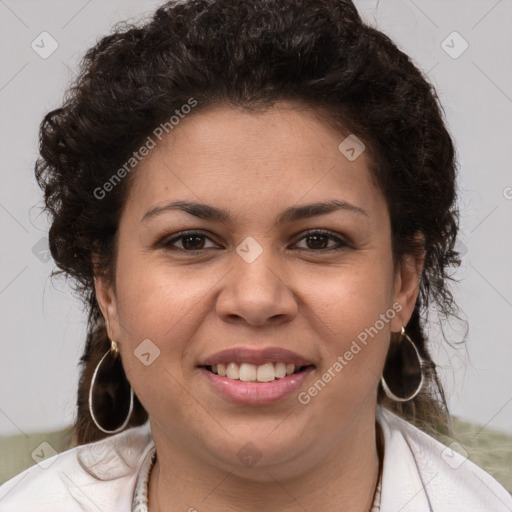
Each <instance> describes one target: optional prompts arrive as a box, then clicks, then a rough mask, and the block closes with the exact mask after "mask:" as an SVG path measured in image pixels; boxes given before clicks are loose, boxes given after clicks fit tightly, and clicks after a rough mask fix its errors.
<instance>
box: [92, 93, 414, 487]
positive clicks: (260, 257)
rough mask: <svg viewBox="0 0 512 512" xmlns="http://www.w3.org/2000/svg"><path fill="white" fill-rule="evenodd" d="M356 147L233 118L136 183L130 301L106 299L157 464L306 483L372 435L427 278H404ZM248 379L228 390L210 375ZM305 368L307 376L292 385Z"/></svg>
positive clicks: (127, 287)
mask: <svg viewBox="0 0 512 512" xmlns="http://www.w3.org/2000/svg"><path fill="white" fill-rule="evenodd" d="M344 139H345V136H344V135H341V134H340V133H338V132H336V131H334V130H333V129H332V128H330V127H328V126H327V125H326V124H324V123H323V122H322V121H320V120H318V118H316V117H315V116H313V115H312V113H310V112H306V111H301V110H298V109H297V108H294V107H293V105H290V104H284V103H281V104H278V106H277V107H276V108H274V109H271V110H268V111H266V112H264V113H248V112H245V111H241V110H237V109H235V108H231V107H227V106H226V107H220V106H218V107H216V108H214V109H211V110H209V111H204V112H200V113H195V114H191V115H190V116H189V117H186V118H185V119H182V120H181V121H180V123H179V125H177V126H176V127H175V128H174V129H173V130H172V131H171V132H170V133H169V134H168V135H167V136H166V138H164V139H163V140H162V141H161V142H159V143H158V145H157V147H156V148H155V149H153V150H152V151H151V152H150V154H149V155H148V156H147V157H145V159H144V160H143V161H142V163H141V164H140V166H139V168H138V169H137V170H136V171H134V172H135V173H136V175H134V176H133V178H134V181H133V182H132V186H131V189H130V193H129V195H128V198H127V202H126V204H125V208H124V210H123V212H122V216H121V219H120V224H119V240H118V254H117V268H116V275H115V287H114V288H110V287H109V286H108V285H107V284H106V283H105V282H103V281H101V280H99V279H98V280H97V281H96V286H97V292H98V299H99V301H100V305H101V308H102V310H103V313H104V315H105V317H108V320H109V325H110V329H109V331H110V332H109V334H110V336H111V337H112V339H115V340H116V341H118V342H119V344H120V350H121V355H122V359H123V364H124V367H125V370H126V374H127V376H128V378H129V380H130V382H131V385H132V387H133V389H134V391H135V393H136V394H137V396H138V397H139V399H140V401H141V402H142V404H143V405H144V407H145V409H146V410H147V412H148V414H149V417H150V420H151V427H152V432H153V437H154V439H155V442H156V444H157V448H160V446H166V447H167V449H168V450H169V451H170V453H174V454H175V455H176V456H178V454H179V453H181V454H182V455H183V454H187V456H189V457H191V458H192V459H193V460H195V461H202V462H204V463H205V464H208V465H211V466H215V467H218V468H222V469H229V471H234V472H235V473H239V474H245V473H244V472H246V471H249V469H248V468H250V467H251V466H252V465H254V464H255V463H257V464H256V466H255V468H261V469H268V468H279V469H280V471H281V473H280V474H281V475H283V474H284V473H283V472H288V474H290V475H291V474H294V473H297V472H300V471H303V470H305V468H308V467H313V466H314V465H315V464H318V463H320V462H321V461H326V460H328V458H329V457H332V456H333V454H335V453H339V451H340V450H341V451H343V450H345V451H346V450H350V449H352V447H353V446H356V445H357V440H358V439H362V436H364V435H365V433H366V434H367V433H368V431H369V430H371V429H373V427H374V423H373V422H374V418H375V405H376V396H377V386H378V383H379V379H380V376H381V373H382V368H383V365H384V360H385V356H386V352H387V349H388V344H389V337H390V331H399V330H400V328H401V327H402V325H406V323H407V321H408V319H409V317H410V315H411V313H412V308H413V306H414V302H415V299H416V294H417V287H418V279H417V275H416V271H415V270H416V269H415V267H414V262H412V263H411V264H410V265H407V267H406V268H405V267H404V268H402V269H401V270H400V269H399V270H398V271H397V272H395V271H394V267H393V261H392V253H391V232H390V220H389V214H388V210H387V206H386V203H385V200H384V197H383V195H382V193H381V191H380V190H379V189H378V188H376V186H375V185H374V183H373V182H372V178H371V175H370V173H369V170H368V162H369V161H368V159H367V158H368V157H367V154H366V153H365V152H364V151H363V153H362V154H360V156H358V157H357V158H356V159H355V160H354V159H353V158H354V156H357V153H354V154H352V153H353V152H352V151H350V147H348V152H347V151H346V148H345V153H342V151H341V150H340V149H339V148H338V146H339V145H340V143H342V142H343V141H344ZM345 144H348V142H346V143H345ZM343 147H345V146H343ZM343 147H342V149H343ZM358 149H359V148H356V150H358ZM345 155H348V156H350V159H349V158H347V156H345ZM104 200H108V197H107V198H106V199H104ZM177 201H179V202H182V203H184V202H187V203H197V204H200V205H208V207H206V206H202V207H201V208H200V207H194V211H195V212H196V215H194V214H192V213H190V212H191V211H192V210H190V212H189V213H187V212H186V211H185V208H177V207H176V208H172V207H171V203H174V202H177ZM334 201H337V202H338V203H337V204H338V207H337V208H336V209H332V210H331V211H329V212H327V209H325V210H324V212H323V213H321V214H318V209H317V211H316V214H315V208H312V209H310V210H308V209H307V208H306V209H305V208H304V207H305V206H306V205H310V204H313V203H314V204H317V203H325V204H328V203H332V202H334ZM221 210H222V212H225V218H222V219H219V218H218V216H217V215H212V213H213V212H218V211H221ZM201 212H202V214H201V215H200V213H201ZM293 212H295V214H294V213H293ZM318 230H323V231H327V232H328V233H327V234H325V233H315V232H316V231H318ZM185 231H187V232H188V231H194V232H197V233H195V234H193V236H190V233H188V234H185V236H184V237H183V238H179V237H180V233H182V232H185ZM310 231H312V232H313V233H310V234H309V235H308V232H310ZM187 237H188V238H187ZM229 350H233V352H231V353H224V354H222V353H221V352H224V351H229ZM284 351H289V352H284ZM219 354H220V355H219ZM217 356H218V357H217ZM233 362H235V363H238V364H236V365H230V368H228V369H226V371H227V372H228V376H222V375H219V374H214V373H212V372H211V371H210V370H211V368H205V366H208V365H210V364H213V363H226V364H229V363H233ZM293 362H295V364H296V367H299V366H305V367H306V368H305V369H304V370H302V371H301V372H300V373H298V374H296V375H289V376H285V377H283V374H282V372H283V367H284V371H286V365H287V364H291V363H293ZM268 363H270V365H269V364H268ZM278 363H280V364H278ZM260 367H261V368H262V369H261V368H260ZM213 369H215V368H213ZM288 370H289V371H290V368H288ZM217 371H218V372H220V374H222V373H223V367H221V368H220V369H219V368H218V367H217ZM237 371H241V373H242V375H241V376H240V377H242V379H245V380H237V379H236V377H237ZM292 371H293V370H292ZM276 375H277V378H276ZM255 377H256V379H258V377H259V378H260V380H264V381H267V382H252V381H254V380H255ZM272 379H274V380H272ZM354 443H355V444H354ZM159 445H160V446H159ZM253 471H254V469H253ZM261 478H263V476H261Z"/></svg>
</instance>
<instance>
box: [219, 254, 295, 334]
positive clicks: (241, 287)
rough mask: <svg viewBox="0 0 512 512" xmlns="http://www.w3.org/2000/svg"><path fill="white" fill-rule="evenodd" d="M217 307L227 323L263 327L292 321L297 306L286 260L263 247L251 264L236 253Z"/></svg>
mask: <svg viewBox="0 0 512 512" xmlns="http://www.w3.org/2000/svg"><path fill="white" fill-rule="evenodd" d="M216 309H217V314H218V315H219V317H221V318H222V319H223V320H224V321H226V322H230V323H246V324H249V325H252V326H264V325H279V324H281V323H284V322H290V321H291V320H292V319H293V318H295V316H296V315H297V309H298V308H297V301H296V300H295V298H294V294H293V292H292V291H291V290H290V288H289V286H288V284H287V276H286V272H285V271H284V270H283V263H279V262H278V257H277V256H273V255H272V254H271V250H270V249H264V250H263V252H262V253H261V254H260V255H259V256H258V258H256V260H255V261H252V262H251V263H248V262H247V261H245V260H244V259H243V258H241V257H240V256H239V255H238V254H237V253H236V252H234V254H233V268H232V270H231V271H230V272H228V274H227V276H226V281H225V284H224V287H223V288H222V290H221V292H220V294H219V296H218V298H217V303H216Z"/></svg>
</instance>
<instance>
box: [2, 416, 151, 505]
mask: <svg viewBox="0 0 512 512" xmlns="http://www.w3.org/2000/svg"><path fill="white" fill-rule="evenodd" d="M153 446H154V443H153V439H152V437H151V429H150V424H149V421H147V422H146V423H145V424H144V425H141V426H139V427H133V428H130V429H128V430H125V431H124V432H121V433H119V434H116V435H114V436H111V437H108V438H106V439H103V440H101V441H97V442H95V443H90V444H86V445H82V446H78V447H76V448H72V449H70V450H67V451H66V452H63V453H60V454H57V455H55V456H53V457H51V458H48V459H46V460H44V461H43V462H42V463H39V464H36V465H35V466H32V467H31V468H29V469H27V470H25V471H23V472H22V473H20V474H19V475H17V476H15V477H14V478H12V479H11V480H9V481H7V482H6V483H4V484H3V485H2V486H0V510H2V512H18V511H19V512H21V511H24V512H25V511H27V510H31V511H33V512H38V511H40V512H49V511H51V512H61V511H62V512H64V511H65V512H74V511H77V512H78V511H80V512H82V511H83V510H102V511H103V512H110V511H114V510H130V509H131V500H132V495H133V490H134V487H135V482H136V479H137V475H138V472H139V468H140V466H141V464H142V462H143V460H144V457H145V455H146V454H147V453H148V452H149V450H151V448H152V447H153Z"/></svg>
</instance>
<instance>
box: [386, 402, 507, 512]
mask: <svg viewBox="0 0 512 512" xmlns="http://www.w3.org/2000/svg"><path fill="white" fill-rule="evenodd" d="M377 421H378V422H379V424H380V425H381V427H382V430H383V434H384V443H385V445H384V469H383V475H382V498H381V500H382V503H381V511H382V512H390V511H392V510H393V511H396V510H401V511H402V512H407V511H414V512H420V511H421V512H422V511H424V510H425V511H433V512H460V511H461V510H464V511H465V512H500V511H510V510H512V497H511V495H510V494H509V493H508V492H507V491H506V489H505V488H504V487H503V486H502V485H501V484H499V483H498V482H497V481H496V480H495V479H494V478H493V477H492V476H491V475H489V474H488V473H487V472H485V471H484V470H483V469H482V468H480V467H478V466H477V465H476V464H474V463H473V462H471V461H470V460H469V459H467V458H466V457H464V456H463V455H461V454H459V453H457V452H456V451H454V450H452V449H451V448H450V447H447V446H445V445H443V444H442V443H440V442H439V441H437V440H436V439H434V438H433V437H431V436H429V435H428V434H426V433H425V432H423V431H421V430H419V429H418V428H416V427H415V426H414V425H412V424H410V423H408V422H407V421H405V420H403V419H401V418H400V417H398V416H397V415H396V414H394V413H392V412H391V411H389V410H387V409H385V408H383V407H381V406H378V407H377Z"/></svg>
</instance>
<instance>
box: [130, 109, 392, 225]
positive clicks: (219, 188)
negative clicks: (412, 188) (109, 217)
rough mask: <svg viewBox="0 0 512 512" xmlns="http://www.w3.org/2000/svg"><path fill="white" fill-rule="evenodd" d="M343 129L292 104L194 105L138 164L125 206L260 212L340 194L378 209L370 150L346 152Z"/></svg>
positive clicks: (138, 210)
mask: <svg viewBox="0 0 512 512" xmlns="http://www.w3.org/2000/svg"><path fill="white" fill-rule="evenodd" d="M348 135H350V134H349V133H341V132H340V131H337V130H335V129H334V128H333V127H332V126H330V125H328V124H327V123H326V122H323V121H322V120H321V119H320V118H319V117H318V116H316V115H315V113H314V112H313V111H311V110H306V109H303V108H299V107H297V106H294V105H293V104H286V103H281V104H277V105H276V106H275V107H273V108H271V109H268V110H265V111H258V112H254V111H247V110H242V109H238V108H235V107H231V106H217V107H214V108H210V109H208V110H206V111H199V112H195V113H193V114H191V115H189V116H188V117H185V118H184V119H182V120H181V121H180V123H179V124H178V125H177V126H175V127H174V128H173V129H172V131H170V132H169V133H168V134H166V135H165V136H164V137H163V138H162V140H161V141H158V140H156V142H157V144H156V146H155V148H154V149H152V150H151V152H150V153H149V154H148V155H147V156H146V157H145V158H144V159H143V160H142V162H141V163H140V164H139V166H138V168H137V169H136V171H135V175H134V180H133V182H132V185H131V189H130V193H129V196H128V200H127V204H126V207H125V210H127V211H126V213H127V214H129V215H133V216H134V219H135V218H138V219H139V220H140V219H141V218H142V217H143V216H144V214H145V213H146V211H147V210H148V209H149V208H150V207H154V206H156V205H164V204H165V203H166V202H169V201H173V200H176V199H180V200H189V201H195V202H206V203H209V204H217V205H219V206H221V207H223V208H224V209H227V210H229V211H232V212H233V213H234V214H235V213H236V214H240V215H241V216H242V217H243V212H244V211H246V212H247V215H248V216H250V217H251V218H254V216H255V214H256V215H258V216H259V217H260V218H261V219H263V217H265V216H272V215H274V214H275V215H278V213H279V212H281V211H282V210H283V208H284V207H285V206H289V205H294V204H300V203H312V202H317V201H325V200H332V199H338V200H343V201H347V202H350V203H352V204H356V205H359V206H361V207H363V206H364V209H365V210H369V213H371V214H372V213H373V214H375V215H380V214H382V208H383V207H384V208H385V201H384V198H383V197H382V194H381V191H380V190H379V189H378V188H377V187H376V186H375V184H374V181H373V179H372V176H371V174H370V171H369V168H368V163H369V156H368V154H367V153H366V152H365V151H362V153H361V154H360V155H359V156H357V154H358V153H359V152H360V151H361V149H362V148H361V147H357V146H355V151H357V153H355V152H349V153H346V151H345V149H346V145H347V144H349V145H350V144H352V138H349V139H348V140H347V136H348ZM340 144H342V146H341V149H342V150H340ZM352 145H353V144H352ZM354 153H355V156H357V158H355V159H353V156H354ZM347 155H348V156H350V157H351V158H350V159H349V158H348V157H347Z"/></svg>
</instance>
